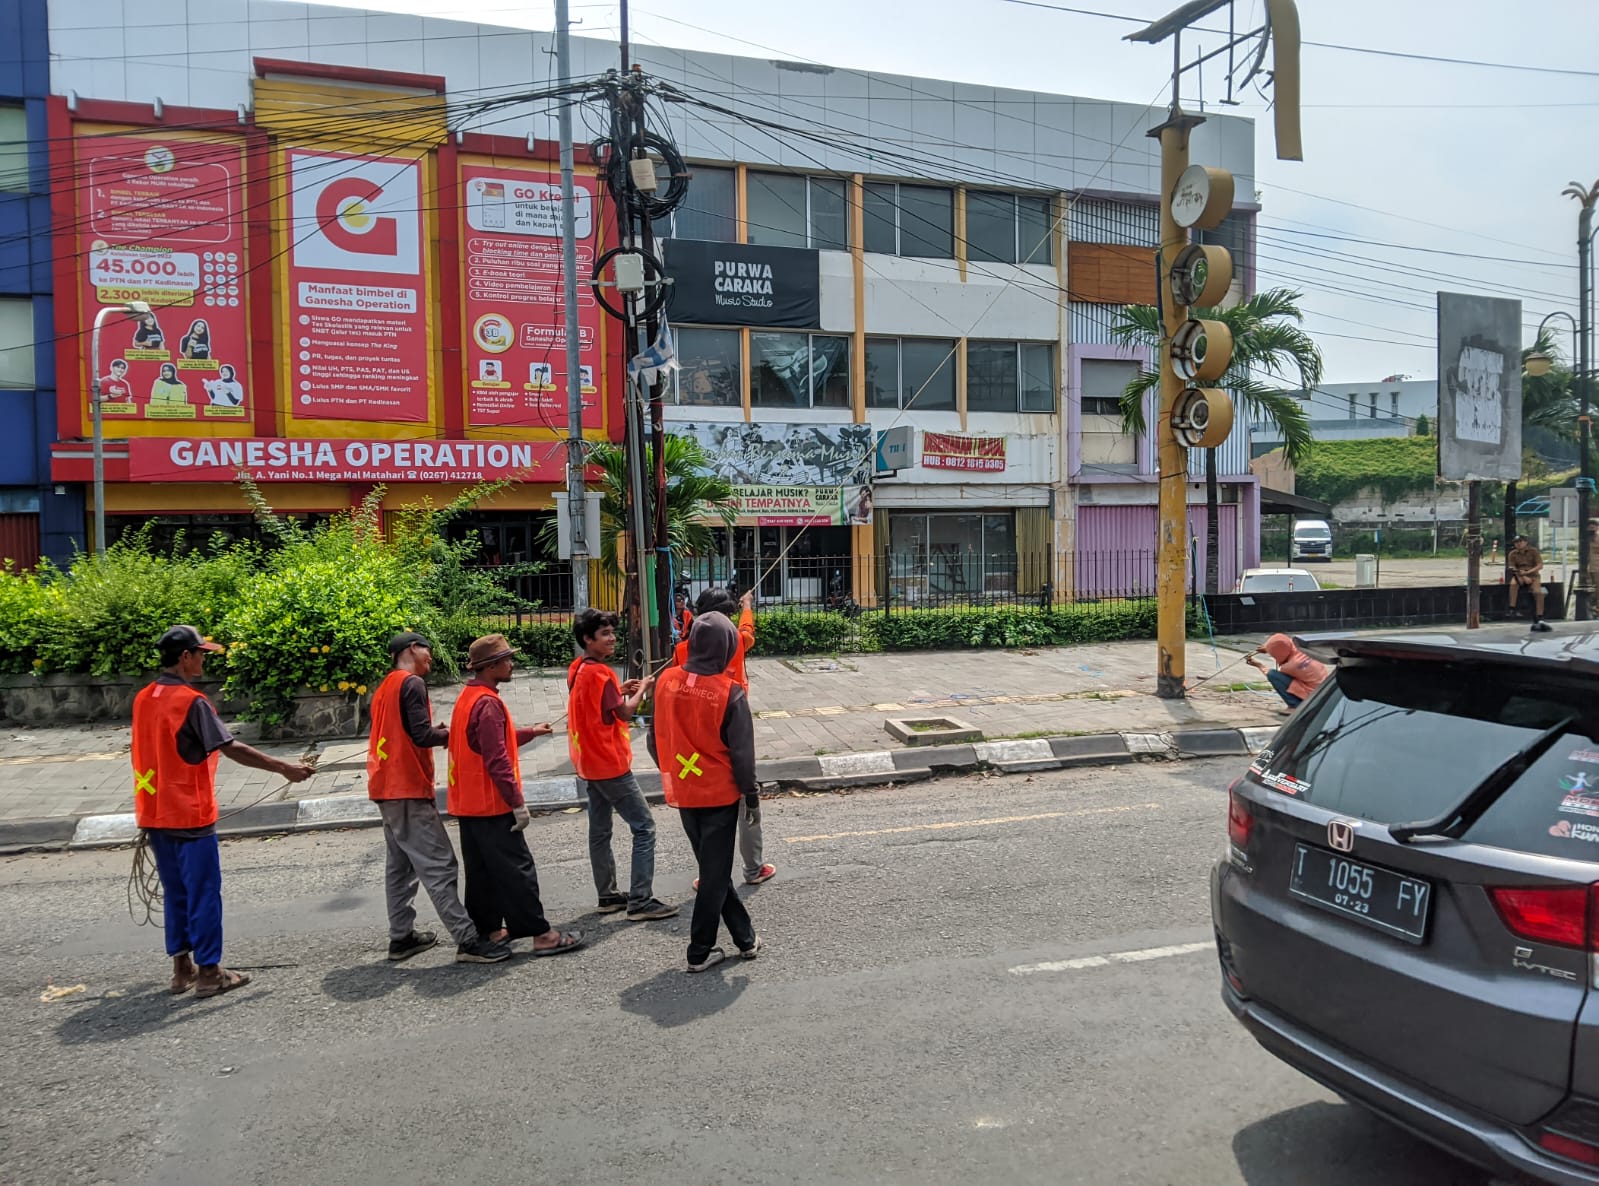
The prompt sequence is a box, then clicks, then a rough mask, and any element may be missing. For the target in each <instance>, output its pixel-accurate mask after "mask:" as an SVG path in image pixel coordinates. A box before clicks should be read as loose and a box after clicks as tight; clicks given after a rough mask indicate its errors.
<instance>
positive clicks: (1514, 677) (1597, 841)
mask: <svg viewBox="0 0 1599 1186" xmlns="http://www.w3.org/2000/svg"><path fill="white" fill-rule="evenodd" d="M1591 699H1592V697H1591V694H1590V693H1587V692H1585V690H1584V689H1582V688H1581V686H1580V685H1579V684H1577V683H1575V682H1574V681H1570V680H1566V679H1553V678H1546V677H1538V676H1532V675H1527V674H1517V673H1515V672H1513V671H1510V672H1507V670H1506V669H1505V668H1503V667H1493V668H1490V667H1484V666H1481V665H1474V664H1455V663H1437V662H1426V661H1421V662H1414V661H1413V662H1390V661H1365V662H1362V663H1360V664H1358V665H1354V666H1340V667H1338V668H1337V669H1336V670H1335V671H1334V673H1333V676H1332V678H1330V679H1329V680H1327V682H1326V683H1325V684H1324V685H1323V691H1322V692H1321V693H1320V694H1319V695H1318V696H1316V697H1315V698H1314V699H1313V700H1311V701H1310V702H1309V703H1308V704H1307V705H1306V706H1305V708H1304V709H1302V710H1301V711H1300V713H1299V715H1298V716H1297V717H1296V718H1295V720H1294V721H1293V723H1292V724H1291V725H1290V726H1289V728H1288V730H1287V731H1286V733H1285V734H1284V736H1283V738H1282V740H1281V742H1280V744H1279V745H1278V746H1277V747H1275V748H1274V749H1273V750H1269V751H1266V752H1265V753H1262V754H1261V755H1260V757H1259V758H1258V759H1256V762H1255V764H1254V765H1252V766H1251V767H1250V773H1251V775H1252V776H1253V777H1254V779H1255V780H1256V781H1258V782H1260V783H1262V784H1264V785H1266V786H1268V787H1271V788H1273V789H1274V790H1277V791H1280V792H1282V793H1284V794H1290V795H1293V796H1295V797H1296V798H1300V799H1304V800H1306V801H1307V802H1310V803H1315V804H1316V805H1317V806H1319V807H1325V808H1327V809H1328V810H1330V811H1336V812H1338V813H1339V814H1341V815H1350V816H1354V817H1356V818H1358V819H1369V820H1373V821H1375V822H1377V823H1382V824H1395V823H1411V822H1414V821H1417V820H1426V819H1431V818H1433V817H1434V816H1437V815H1440V814H1442V813H1443V812H1444V811H1446V810H1447V809H1449V808H1450V807H1453V806H1454V805H1456V804H1457V803H1459V802H1460V801H1461V800H1462V799H1464V798H1465V797H1466V795H1467V794H1468V793H1470V791H1471V790H1472V789H1473V788H1474V787H1476V786H1477V785H1478V784H1480V783H1481V782H1482V781H1483V780H1484V779H1485V778H1487V777H1488V776H1489V775H1490V774H1491V773H1493V771H1494V770H1495V769H1496V768H1497V767H1498V766H1499V765H1500V764H1501V763H1502V762H1504V761H1505V760H1506V759H1507V758H1509V757H1510V756H1511V755H1512V754H1514V753H1515V752H1516V751H1517V750H1519V749H1521V748H1522V747H1524V746H1526V745H1528V744H1529V743H1530V742H1532V741H1533V740H1534V739H1535V738H1537V737H1538V735H1539V734H1540V733H1542V732H1544V731H1545V730H1547V729H1550V728H1552V727H1554V726H1555V725H1557V724H1559V723H1560V722H1561V721H1563V720H1567V719H1568V718H1571V719H1572V724H1571V725H1570V727H1569V731H1568V732H1566V733H1564V734H1563V735H1562V736H1561V738H1560V740H1559V741H1557V742H1556V743H1555V745H1554V747H1553V748H1552V749H1550V750H1549V751H1548V752H1547V753H1545V754H1544V756H1543V757H1542V758H1540V759H1539V760H1538V761H1537V762H1535V763H1534V764H1533V765H1532V766H1531V767H1529V768H1528V770H1527V771H1526V772H1525V773H1524V774H1523V775H1522V776H1521V777H1520V778H1519V779H1517V780H1516V782H1515V783H1514V784H1513V785H1512V786H1511V787H1510V789H1509V790H1507V791H1506V792H1505V793H1504V794H1503V795H1501V796H1500V797H1499V799H1498V800H1496V801H1495V803H1494V804H1493V806H1491V807H1490V808H1489V809H1488V810H1487V811H1486V812H1485V813H1484V814H1483V815H1482V817H1481V818H1479V819H1478V820H1477V821H1476V823H1474V824H1473V825H1472V827H1471V828H1470V830H1469V831H1467V832H1466V834H1465V836H1464V839H1466V840H1470V841H1473V842H1476V843H1480V844H1489V845H1493V846H1494V847H1497V848H1510V849H1516V850H1518V851H1522V852H1534V853H1543V854H1545V855H1550V856H1562V857H1572V858H1576V859H1582V860H1590V859H1591V860H1599V718H1596V716H1595V713H1594V711H1593V709H1591V708H1590V707H1589V706H1588V702H1589V701H1591Z"/></svg>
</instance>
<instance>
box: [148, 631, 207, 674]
mask: <svg viewBox="0 0 1599 1186" xmlns="http://www.w3.org/2000/svg"><path fill="white" fill-rule="evenodd" d="M155 645H156V649H157V650H158V651H160V653H161V663H162V666H164V667H171V666H172V665H173V664H174V663H176V662H177V661H178V660H179V659H181V658H182V657H183V656H184V655H186V654H188V653H189V652H190V651H220V650H222V649H223V648H222V647H220V646H218V645H217V644H216V643H214V642H211V641H209V640H208V639H205V638H202V637H201V636H200V632H199V631H198V630H196V629H195V628H194V627H193V626H173V627H171V628H170V629H168V630H167V632H166V633H165V634H163V635H162V636H161V637H160V638H158V639H157V640H156V644H155Z"/></svg>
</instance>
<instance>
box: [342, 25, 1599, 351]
mask: <svg viewBox="0 0 1599 1186" xmlns="http://www.w3.org/2000/svg"><path fill="white" fill-rule="evenodd" d="M322 2H323V3H335V4H340V5H343V6H346V7H358V8H365V9H378V10H386V11H392V12H405V13H411V14H415V15H424V16H448V17H451V18H453V19H456V20H469V21H477V22H481V23H484V24H499V25H514V26H519V27H523V28H534V29H549V28H551V27H552V25H553V20H554V16H553V11H554V6H553V4H552V3H549V2H548V0H528V2H524V3H519V4H513V3H511V2H510V0H454V2H453V3H449V4H444V3H441V2H440V0H364V2H362V3H349V4H345V0H322ZM1236 2H1237V13H1238V16H1237V19H1238V25H1239V27H1240V28H1252V27H1254V22H1256V21H1258V19H1259V13H1260V7H1261V5H1260V0H1236ZM1038 3H1039V4H1044V3H1048V4H1055V5H1060V6H1069V7H1074V8H1079V9H1089V10H1093V11H1094V12H1097V13H1108V14H1114V15H1117V16H1122V17H1126V18H1138V19H1141V20H1148V19H1152V18H1156V17H1159V16H1162V15H1164V13H1165V12H1167V11H1169V10H1170V9H1171V8H1175V7H1177V3H1176V0H1153V2H1150V0H1038ZM1522 11H1523V12H1527V11H1531V6H1527V7H1526V8H1524V9H1523V10H1522ZM1536 11H1537V19H1536V20H1532V19H1527V18H1524V17H1521V16H1520V15H1519V14H1518V15H1517V16H1515V17H1513V16H1512V15H1511V9H1510V7H1509V6H1507V5H1505V4H1504V3H1503V0H1449V2H1448V3H1445V0H1299V13H1300V23H1301V26H1302V29H1303V37H1304V39H1305V40H1306V41H1307V42H1310V41H1319V42H1325V43H1328V44H1330V45H1336V46H1350V47H1358V48H1363V49H1378V50H1383V51H1387V52H1388V53H1398V54H1420V55H1427V56H1430V57H1446V58H1456V59H1467V60H1470V61H1474V62H1490V63H1502V64H1509V65H1514V66H1520V67H1528V68H1527V69H1502V68H1492V67H1489V66H1484V65H1464V64H1448V63H1443V62H1435V61H1419V60H1414V59H1411V58H1401V57H1393V56H1383V55H1378V54H1372V53H1365V52H1354V51H1351V50H1348V49H1334V48H1322V47H1317V46H1310V45H1307V46H1306V47H1305V49H1304V53H1303V66H1302V72H1301V73H1302V91H1303V98H1302V103H1303V124H1304V155H1305V160H1304V161H1303V162H1290V161H1278V160H1276V159H1275V151H1274V148H1273V144H1272V132H1271V116H1270V112H1269V110H1268V109H1267V108H1266V106H1265V104H1264V102H1263V101H1262V100H1260V99H1259V97H1258V96H1254V95H1251V96H1250V97H1249V98H1250V101H1249V102H1248V103H1246V104H1245V105H1244V106H1242V107H1240V108H1231V109H1225V108H1224V109H1220V110H1231V111H1233V112H1236V113H1238V114H1244V115H1249V116H1252V117H1253V118H1254V119H1255V121H1256V124H1255V131H1256V143H1255V159H1256V172H1257V174H1258V177H1257V182H1256V184H1257V188H1258V190H1259V194H1260V201H1261V203H1262V207H1263V210H1262V215H1261V219H1260V224H1259V261H1258V262H1259V272H1258V279H1257V286H1258V287H1261V288H1265V287H1277V286H1286V287H1290V288H1294V289H1297V290H1299V291H1300V292H1302V293H1303V294H1304V297H1303V307H1304V308H1305V310H1306V313H1307V317H1306V328H1307V329H1308V330H1309V331H1310V332H1311V334H1312V335H1313V336H1314V337H1315V338H1316V340H1317V342H1318V344H1319V345H1320V346H1321V349H1322V352H1323V356H1324V358H1325V361H1326V373H1325V375H1324V376H1323V379H1324V382H1332V383H1339V382H1365V381H1372V380H1378V379H1382V378H1385V377H1387V376H1390V375H1394V374H1402V375H1406V376H1409V377H1412V378H1427V379H1430V378H1434V377H1435V376H1436V374H1437V362H1436V355H1435V347H1434V339H1435V328H1434V323H1435V316H1436V315H1435V313H1434V296H1433V294H1434V293H1435V292H1436V291H1437V290H1439V289H1446V290H1460V291H1472V292H1481V293H1488V294H1492V295H1500V296H1508V297H1515V298H1518V299H1520V300H1521V302H1522V314H1523V320H1524V322H1525V323H1526V337H1527V340H1528V341H1529V342H1530V340H1531V338H1532V334H1533V329H1534V328H1535V327H1536V325H1537V324H1538V322H1539V320H1540V319H1541V318H1542V317H1543V316H1544V315H1545V314H1547V313H1550V312H1552V311H1554V310H1563V311H1566V312H1569V313H1573V314H1575V313H1576V311H1577V265H1576V239H1577V216H1578V213H1579V207H1578V204H1577V203H1576V202H1575V201H1574V200H1572V199H1571V198H1569V197H1564V196H1562V194H1561V191H1562V190H1563V189H1564V188H1565V187H1566V186H1567V185H1568V184H1569V183H1570V182H1572V181H1579V182H1581V183H1582V184H1584V185H1590V184H1592V183H1593V182H1594V181H1595V180H1599V135H1596V134H1595V126H1596V120H1599V66H1596V65H1595V64H1594V60H1593V57H1592V54H1591V53H1588V52H1584V51H1591V50H1592V49H1593V48H1594V47H1595V46H1599V4H1594V3H1593V2H1592V0H1541V2H1540V3H1539V4H1538V5H1537V6H1536ZM572 18H573V20H574V29H573V32H574V34H576V35H580V36H585V37H597V38H609V37H615V36H617V33H618V9H617V5H616V3H615V2H614V0H613V2H611V3H600V2H597V0H572ZM1218 21H1225V13H1222V14H1218V16H1214V17H1211V18H1209V19H1208V20H1207V21H1206V22H1204V23H1205V24H1206V25H1209V26H1215V25H1216V24H1217V22H1218ZM629 22H630V25H631V32H632V36H633V37H634V38H635V39H636V40H638V41H640V42H643V43H645V44H657V45H670V46H676V47H679V48H683V49H697V50H709V51H714V52H719V53H731V54H742V55H745V56H754V57H764V58H775V57H787V58H792V59H796V60H809V61H816V62H825V63H827V64H829V65H834V66H841V67H848V68H853V69H858V70H874V71H881V72H884V73H898V74H910V75H919V76H922V77H927V78H943V79H953V80H956V81H960V82H970V83H977V84H983V85H991V86H1010V87H1017V88H1022V89H1028V90H1039V91H1050V92H1055V93H1059V94H1065V95H1074V96H1086V97H1091V98H1103V99H1117V100H1122V101H1125V102H1131V103H1136V104H1138V105H1140V106H1143V105H1145V104H1149V103H1151V102H1156V101H1158V102H1161V103H1164V102H1165V99H1166V95H1167V91H1166V90H1165V89H1164V87H1163V83H1164V81H1165V80H1166V79H1168V78H1169V76H1170V70H1171V58H1170V51H1169V49H1168V48H1166V47H1165V46H1161V47H1150V46H1145V45H1134V44H1131V43H1128V42H1125V41H1123V40H1122V38H1123V37H1124V36H1125V35H1126V34H1127V33H1129V32H1131V31H1133V30H1134V29H1136V28H1137V27H1138V26H1137V25H1136V24H1134V23H1133V22H1132V20H1131V19H1127V20H1118V19H1112V17H1109V16H1096V15H1084V14H1082V13H1066V12H1060V11H1054V10H1052V9H1046V8H1044V7H1036V6H1030V5H1024V4H1020V3H1016V2H1015V0H961V2H959V3H957V2H956V0H920V3H917V4H915V5H912V4H910V3H907V2H906V0H894V2H890V0H806V3H805V4H803V5H797V4H779V3H772V2H770V0H764V2H763V0H757V2H756V3H751V2H750V0H644V2H643V3H636V4H631V6H630V16H629ZM1246 22H1248V23H1246ZM1197 40H1198V44H1199V45H1201V46H1204V45H1205V42H1206V40H1211V41H1212V45H1211V46H1210V48H1214V47H1215V45H1216V44H1219V42H1218V41H1216V40H1215V39H1206V38H1203V37H1200V38H1198V39H1197ZM1560 71H1567V73H1561V72H1560ZM1192 77H1193V76H1192V75H1191V74H1190V75H1189V78H1190V79H1192ZM1219 80H1220V79H1219V72H1217V71H1213V70H1211V69H1209V68H1207V70H1206V95H1205V97H1206V99H1207V100H1209V101H1212V102H1213V101H1214V100H1215V99H1218V98H1220V97H1221V96H1220V91H1219V86H1218V83H1219ZM1184 86H1185V96H1186V97H1188V98H1191V97H1192V86H1193V84H1192V82H1185V84H1184ZM1201 163H1202V162H1201ZM1471 257H1491V258H1471ZM1554 324H1555V327H1556V331H1557V340H1558V342H1559V345H1560V347H1561V348H1562V349H1563V350H1564V351H1566V352H1568V353H1570V352H1571V351H1572V343H1571V339H1570V335H1569V332H1568V328H1567V327H1568V323H1566V322H1565V321H1564V320H1563V319H1559V320H1557V321H1556V322H1555V323H1554Z"/></svg>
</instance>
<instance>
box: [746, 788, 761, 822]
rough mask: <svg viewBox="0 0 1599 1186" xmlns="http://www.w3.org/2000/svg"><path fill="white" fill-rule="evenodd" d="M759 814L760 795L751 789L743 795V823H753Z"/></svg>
mask: <svg viewBox="0 0 1599 1186" xmlns="http://www.w3.org/2000/svg"><path fill="white" fill-rule="evenodd" d="M760 814H761V796H760V792H758V791H751V792H750V793H749V794H747V795H745V796H744V823H745V825H746V826H747V825H749V824H753V823H754V822H755V821H756V819H758V818H759V817H760Z"/></svg>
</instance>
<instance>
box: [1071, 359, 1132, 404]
mask: <svg viewBox="0 0 1599 1186" xmlns="http://www.w3.org/2000/svg"><path fill="white" fill-rule="evenodd" d="M1082 365H1083V375H1082V384H1083V392H1082V398H1083V415H1084V416H1117V417H1119V416H1120V415H1121V414H1122V405H1121V398H1122V392H1123V391H1125V390H1127V384H1129V383H1131V382H1132V381H1133V378H1134V377H1135V376H1136V375H1137V374H1138V371H1139V365H1138V363H1136V362H1131V361H1123V360H1121V359H1116V358H1085V359H1083V364H1082Z"/></svg>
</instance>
